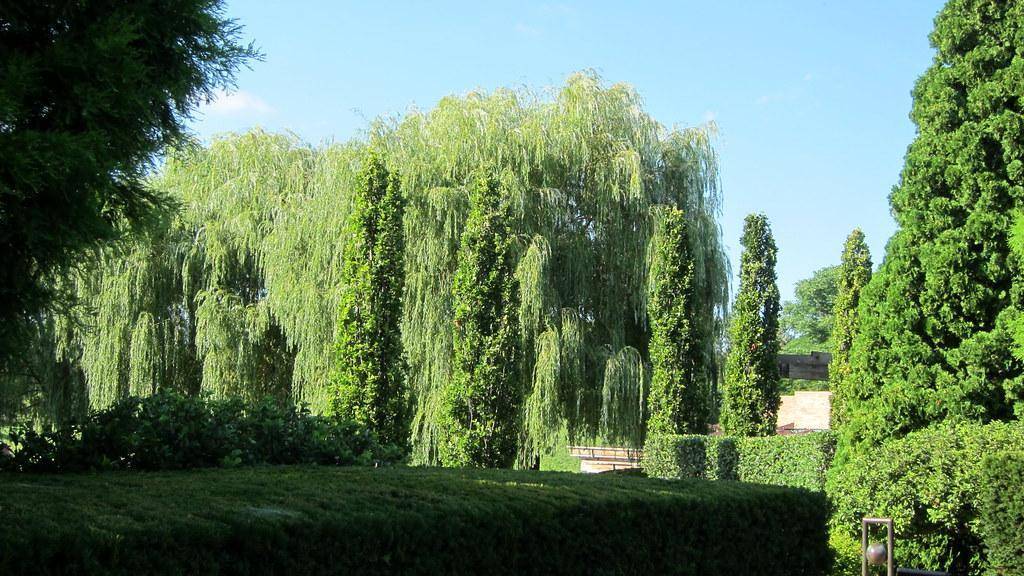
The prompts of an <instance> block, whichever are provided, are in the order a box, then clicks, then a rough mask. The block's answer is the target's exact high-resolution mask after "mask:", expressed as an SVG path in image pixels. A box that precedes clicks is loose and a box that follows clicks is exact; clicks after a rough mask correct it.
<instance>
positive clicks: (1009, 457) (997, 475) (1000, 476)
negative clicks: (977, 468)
mask: <svg viewBox="0 0 1024 576" xmlns="http://www.w3.org/2000/svg"><path fill="white" fill-rule="evenodd" d="M981 468H982V475H981V476H982V480H981V505H980V513H981V533H982V537H983V540H984V543H985V547H986V548H987V549H988V557H989V564H990V565H991V567H992V571H993V572H994V573H995V574H999V575H1001V576H1002V575H1006V576H1010V575H1011V574H1024V451H1020V452H1004V453H1001V454H995V455H989V456H987V457H986V458H985V460H984V461H983V462H982V465H981Z"/></svg>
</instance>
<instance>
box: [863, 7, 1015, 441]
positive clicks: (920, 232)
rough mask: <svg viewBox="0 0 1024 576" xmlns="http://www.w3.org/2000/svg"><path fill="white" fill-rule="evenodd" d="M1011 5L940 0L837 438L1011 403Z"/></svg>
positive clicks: (904, 429)
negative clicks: (931, 55) (890, 226)
mask: <svg viewBox="0 0 1024 576" xmlns="http://www.w3.org/2000/svg"><path fill="white" fill-rule="evenodd" d="M1022 34H1024V2H1019V1H1014V2H990V1H983V0H951V1H950V2H948V3H947V4H946V7H945V8H944V9H943V10H942V12H941V13H940V14H939V15H938V16H937V17H936V19H935V30H934V31H933V32H932V34H931V42H932V45H933V46H934V47H935V48H936V55H935V59H934V62H933V64H932V66H931V67H930V68H929V69H928V70H927V71H926V72H925V74H924V75H923V76H922V77H921V78H920V79H919V80H918V81H917V84H916V86H915V87H914V93H913V95H914V105H913V111H912V112H911V118H912V119H913V121H914V123H915V124H916V125H917V130H918V134H917V137H916V138H915V140H914V142H913V143H912V144H911V145H910V147H909V149H908V150H907V155H906V161H905V165H904V168H903V172H902V174H901V177H900V182H899V184H898V185H897V186H896V187H895V188H894V189H893V192H892V195H891V203H892V213H893V215H894V217H895V218H896V222H897V225H898V230H897V231H896V233H895V235H894V236H893V237H892V239H891V240H890V241H889V243H888V245H887V247H886V253H885V259H884V261H883V263H882V266H881V268H880V269H879V271H878V272H877V273H876V274H875V276H874V277H873V278H872V279H871V282H870V283H869V284H868V286H867V287H866V288H865V289H864V292H863V295H862V297H861V303H860V312H859V319H860V329H859V332H858V335H857V337H856V338H855V340H854V343H853V350H852V353H851V359H850V362H851V365H852V374H851V378H850V382H851V384H850V397H849V404H848V408H849V409H848V416H849V420H848V422H847V425H846V426H845V427H844V432H843V437H844V438H845V440H846V443H847V444H855V445H870V444H874V443H877V442H880V441H882V440H884V439H886V438H890V437H898V436H902V435H905V434H906V433H908V432H910V431H912V430H915V429H918V428H922V427H924V426H927V425H929V424H931V423H933V422H936V421H939V420H944V419H956V420H973V421H990V420H1001V419H1010V418H1014V417H1015V416H1016V417H1019V416H1021V414H1024V364H1022V363H1021V361H1020V360H1018V359H1017V358H1015V357H1014V356H1013V354H1012V352H1011V350H1012V346H1011V344H1012V335H1011V330H1010V329H1009V326H1010V324H1011V321H1012V319H1013V318H1014V317H1015V316H1016V314H1017V308H1018V307H1019V305H1020V302H1021V299H1022V298H1024V282H1022V280H1021V274H1020V271H1021V266H1020V263H1019V262H1018V261H1016V260H1014V259H1013V258H1011V257H1010V253H1009V247H1008V234H1009V231H1010V226H1011V220H1012V217H1013V216H1012V215H1013V213H1014V211H1015V209H1019V208H1020V207H1021V204H1022V202H1024V114H1022V111H1021V106H1020V102H1021V101H1022V100H1024V82H1022V81H1021V78H1024V52H1022V51H1021V46H1022V45H1024V44H1022Z"/></svg>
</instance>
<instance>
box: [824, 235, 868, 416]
mask: <svg viewBox="0 0 1024 576" xmlns="http://www.w3.org/2000/svg"><path fill="white" fill-rule="evenodd" d="M869 280H871V252H870V251H869V250H868V245H867V243H866V242H865V241H864V233H863V232H861V231H860V229H859V228H858V229H856V230H854V231H853V232H851V233H850V235H849V236H848V237H847V238H846V244H845V245H844V246H843V259H842V263H841V264H840V265H839V286H838V288H839V290H838V293H837V294H836V302H835V308H833V310H832V337H831V340H832V362H831V363H829V366H828V378H829V385H830V388H831V390H832V428H838V427H839V426H841V425H842V423H843V422H844V421H845V415H846V414H845V412H846V401H847V400H846V398H847V394H848V393H849V392H848V391H847V388H846V384H845V381H846V379H847V378H849V376H850V347H851V346H852V344H853V337H854V335H855V334H856V332H857V325H858V306H859V305H860V293H861V290H863V289H864V287H865V286H867V284H868V281H869Z"/></svg>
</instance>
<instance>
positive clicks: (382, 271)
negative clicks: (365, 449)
mask: <svg viewBox="0 0 1024 576" xmlns="http://www.w3.org/2000/svg"><path fill="white" fill-rule="evenodd" d="M364 162H365V164H364V166H363V167H362V169H361V171H360V174H359V177H358V178H359V179H358V184H357V187H356V189H355V191H354V194H353V197H352V204H353V205H352V216H351V218H350V221H349V222H350V223H349V230H348V238H349V242H350V246H349V249H348V250H347V251H346V252H347V254H346V259H345V268H344V272H343V273H342V278H341V281H342V285H343V286H344V288H343V289H342V295H341V303H340V313H339V315H338V330H337V335H336V338H335V376H334V378H335V387H336V389H335V394H336V395H335V397H334V406H333V408H334V411H335V412H336V413H337V414H340V415H342V416H344V417H347V418H351V419H353V420H355V421H357V422H361V423H364V424H367V425H368V426H369V427H370V429H372V430H374V431H376V432H377V434H378V436H379V438H380V440H381V441H382V442H384V443H387V444H393V445H397V446H406V445H408V442H409V424H410V419H411V415H410V413H409V411H410V403H409V394H408V391H407V387H406V381H405V377H406V361H405V356H404V353H403V350H402V331H401V322H402V291H403V289H404V287H405V236H404V231H403V222H402V220H403V215H404V213H405V203H404V200H403V198H402V192H401V188H400V184H399V179H398V177H397V176H396V175H395V174H391V173H389V172H388V169H387V167H386V166H385V164H384V160H383V159H382V158H381V156H380V154H379V153H378V152H377V151H376V150H374V149H370V150H369V151H368V152H367V154H366V159H365V160H364Z"/></svg>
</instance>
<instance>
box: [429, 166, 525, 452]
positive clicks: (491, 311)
mask: <svg viewBox="0 0 1024 576" xmlns="http://www.w3.org/2000/svg"><path fill="white" fill-rule="evenodd" d="M508 196H509V190H508V189H507V187H505V186H503V185H501V184H499V181H498V180H497V179H495V178H493V177H492V176H490V175H488V174H487V173H484V172H482V171H481V172H479V173H477V174H475V175H474V176H473V178H472V180H471V182H470V184H469V216H468V217H467V218H466V226H465V229H464V230H463V232H462V241H461V246H460V247H459V253H458V267H457V269H456V271H455V279H454V284H453V286H452V301H453V305H454V306H455V313H454V339H455V343H454V346H455V353H454V357H453V359H452V362H453V370H452V378H451V381H450V382H449V383H448V385H447V386H446V390H445V396H444V406H443V408H442V410H443V412H442V415H441V422H440V426H441V429H442V432H441V434H442V438H441V442H440V444H439V446H438V451H439V456H440V461H441V463H442V464H444V465H446V466H480V467H509V466H511V465H512V464H513V462H514V461H515V457H516V449H517V441H518V436H519V420H520V416H521V415H520V408H521V406H522V403H523V393H524V391H523V387H522V386H521V384H520V379H519V377H518V371H519V366H518V362H519V359H520V358H519V356H520V347H519V318H518V312H519V285H518V282H517V281H516V277H515V268H516V261H515V259H516V255H515V245H514V238H513V237H512V229H511V219H512V218H511V206H510V202H509V197H508Z"/></svg>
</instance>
